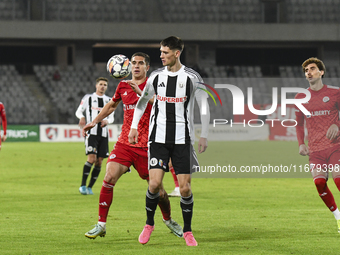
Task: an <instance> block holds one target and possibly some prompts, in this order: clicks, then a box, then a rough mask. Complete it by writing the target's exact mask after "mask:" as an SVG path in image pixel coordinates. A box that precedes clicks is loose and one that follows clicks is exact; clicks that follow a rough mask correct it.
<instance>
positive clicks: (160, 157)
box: [129, 36, 210, 246]
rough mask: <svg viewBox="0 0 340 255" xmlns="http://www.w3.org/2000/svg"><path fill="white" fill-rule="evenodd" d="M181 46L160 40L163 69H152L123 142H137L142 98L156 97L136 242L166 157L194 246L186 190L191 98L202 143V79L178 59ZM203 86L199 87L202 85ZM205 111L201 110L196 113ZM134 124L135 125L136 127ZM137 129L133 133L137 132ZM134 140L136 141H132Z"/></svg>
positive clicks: (147, 231) (150, 224) (146, 232)
mask: <svg viewBox="0 0 340 255" xmlns="http://www.w3.org/2000/svg"><path fill="white" fill-rule="evenodd" d="M183 48H184V44H183V42H182V40H181V39H180V38H178V37H175V36H170V37H168V38H166V39H164V40H163V41H162V42H161V48H160V51H161V56H160V58H161V60H162V63H163V66H164V68H160V69H158V70H156V71H154V72H153V73H152V74H151V75H150V77H149V79H148V81H147V84H146V86H145V89H144V90H143V93H142V95H141V97H140V99H139V101H138V103H137V105H136V109H135V113H134V116H133V121H132V125H131V130H130V134H129V142H130V143H131V144H135V143H137V142H138V141H139V139H141V138H138V132H139V133H141V136H143V135H144V134H143V133H142V132H141V130H140V128H139V126H138V123H139V121H140V119H141V117H142V115H143V113H144V110H145V109H146V107H147V106H148V101H149V100H150V99H151V98H152V97H153V95H156V97H155V102H154V104H153V107H152V112H151V120H150V132H149V143H148V144H149V176H150V181H149V189H148V190H147V193H146V207H145V208H146V214H147V220H146V225H145V227H144V229H143V231H142V233H141V234H140V236H139V242H140V243H141V244H146V243H147V242H148V241H149V239H150V236H151V233H152V231H153V230H154V228H155V226H154V215H155V211H156V208H157V204H158V201H159V196H160V193H159V192H160V190H161V188H162V180H163V177H164V173H165V172H168V171H169V170H168V168H167V165H168V163H169V159H170V158H171V162H172V165H173V166H174V168H175V171H176V174H177V178H178V181H179V187H180V193H181V201H180V205H181V208H182V215H183V221H184V227H183V237H184V239H185V241H186V244H187V245H188V246H197V242H196V240H195V238H194V236H193V234H192V231H191V219H192V213H193V205H194V198H193V194H192V192H191V173H192V172H195V171H196V169H197V166H199V164H198V161H197V156H196V153H195V150H194V148H193V145H192V144H193V143H194V141H195V139H194V132H193V115H194V114H193V110H194V98H196V101H197V103H198V105H199V107H200V109H201V111H200V113H201V121H202V133H201V138H200V139H199V142H198V148H199V152H200V153H202V152H204V151H205V150H206V148H207V146H208V142H207V136H208V131H209V119H210V114H209V105H208V102H207V94H206V92H204V91H203V90H201V89H198V86H199V85H200V86H201V84H199V83H198V82H203V80H202V78H201V77H200V75H199V74H198V73H197V72H195V71H194V70H192V69H191V68H187V67H185V66H184V65H182V64H181V62H180V55H181V53H182V51H183ZM202 89H203V86H202ZM202 113H205V114H202ZM137 128H138V129H137ZM137 130H138V132H137ZM137 138H138V139H137Z"/></svg>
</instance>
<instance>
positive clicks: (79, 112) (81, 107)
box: [76, 96, 88, 128]
mask: <svg viewBox="0 0 340 255" xmlns="http://www.w3.org/2000/svg"><path fill="white" fill-rule="evenodd" d="M87 99H88V97H87V96H84V97H83V98H82V100H81V102H80V105H79V106H78V109H77V111H76V116H77V118H78V119H79V124H78V125H79V127H80V128H83V127H84V126H85V125H86V119H85V116H84V114H83V112H84V111H85V107H86V105H87V103H88V100H87Z"/></svg>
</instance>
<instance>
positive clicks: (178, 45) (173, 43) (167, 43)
mask: <svg viewBox="0 0 340 255" xmlns="http://www.w3.org/2000/svg"><path fill="white" fill-rule="evenodd" d="M161 45H162V46H164V47H169V49H170V50H179V51H180V52H182V51H183V49H184V43H183V41H182V39H181V38H179V37H177V36H170V37H168V38H165V39H164V40H162V41H161Z"/></svg>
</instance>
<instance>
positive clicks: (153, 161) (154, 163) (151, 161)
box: [150, 158, 158, 166]
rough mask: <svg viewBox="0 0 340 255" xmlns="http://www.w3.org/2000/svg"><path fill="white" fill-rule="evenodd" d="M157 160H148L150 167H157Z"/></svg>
mask: <svg viewBox="0 0 340 255" xmlns="http://www.w3.org/2000/svg"><path fill="white" fill-rule="evenodd" d="M157 161H158V160H157V159H156V158H152V159H150V166H155V165H157Z"/></svg>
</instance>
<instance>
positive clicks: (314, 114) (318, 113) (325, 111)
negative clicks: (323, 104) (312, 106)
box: [307, 110, 331, 118]
mask: <svg viewBox="0 0 340 255" xmlns="http://www.w3.org/2000/svg"><path fill="white" fill-rule="evenodd" d="M310 113H311V115H308V116H309V117H308V116H307V118H310V117H314V116H323V115H330V114H331V111H330V110H321V111H314V112H310Z"/></svg>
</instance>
